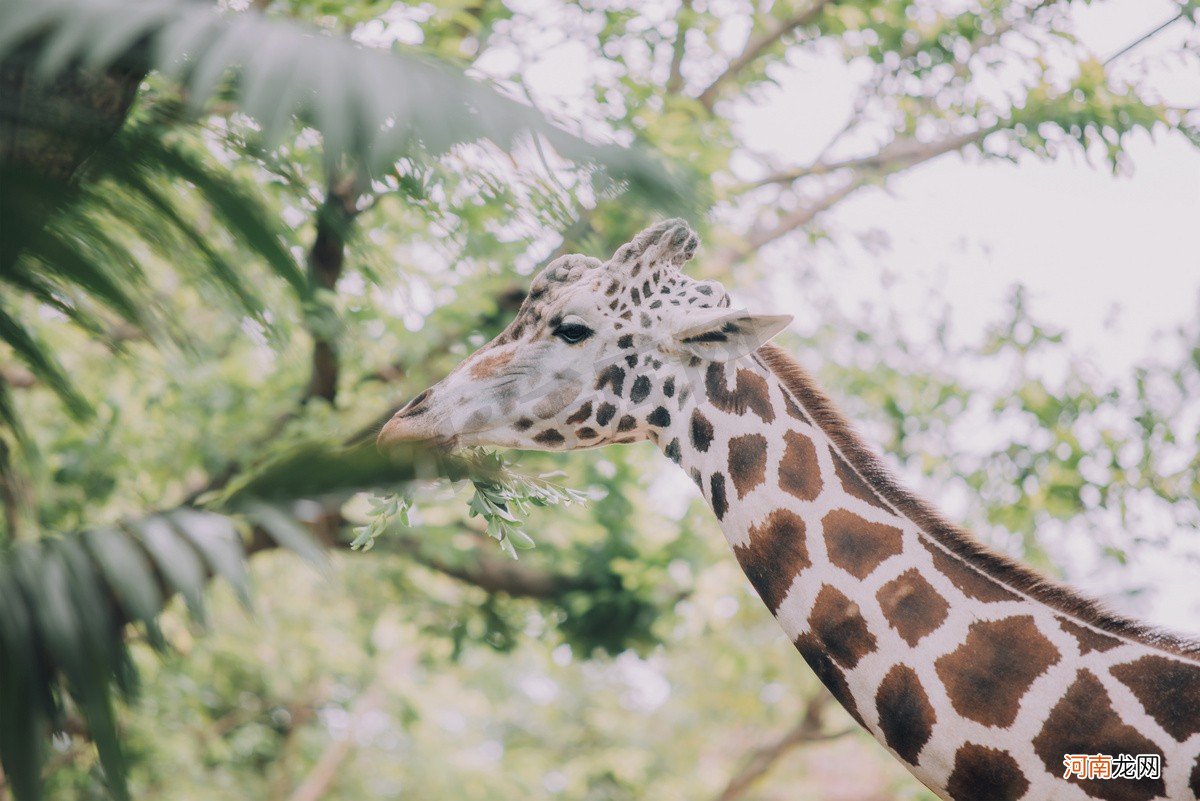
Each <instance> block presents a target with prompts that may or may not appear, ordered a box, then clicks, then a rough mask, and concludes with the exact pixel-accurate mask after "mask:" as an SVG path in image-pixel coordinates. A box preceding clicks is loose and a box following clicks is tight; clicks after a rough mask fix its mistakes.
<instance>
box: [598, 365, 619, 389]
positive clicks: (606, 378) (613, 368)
mask: <svg viewBox="0 0 1200 801" xmlns="http://www.w3.org/2000/svg"><path fill="white" fill-rule="evenodd" d="M605 387H612V391H613V394H614V395H616V396H618V397H620V395H621V390H622V389H624V387H625V368H623V367H618V366H617V365H615V364H610V365H609V366H608V367H605V368H604V369H603V370H601V371H600V375H598V376H596V389H604V388H605Z"/></svg>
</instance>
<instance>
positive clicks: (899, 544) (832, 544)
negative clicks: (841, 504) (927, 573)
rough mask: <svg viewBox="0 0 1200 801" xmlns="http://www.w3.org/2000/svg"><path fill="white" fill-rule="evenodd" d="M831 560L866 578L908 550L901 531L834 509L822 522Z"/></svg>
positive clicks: (857, 575) (855, 574)
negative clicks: (889, 560)
mask: <svg viewBox="0 0 1200 801" xmlns="http://www.w3.org/2000/svg"><path fill="white" fill-rule="evenodd" d="M821 526H822V528H824V530H825V546H826V548H827V550H828V551H829V561H830V562H833V563H834V564H835V565H837V566H838V567H840V568H842V569H843V570H845V571H846V572H847V573H849V574H850V575H852V576H854V577H855V578H858V579H865V578H866V577H867V576H869V575H871V572H872V571H873V570H875V568H877V567H879V565H880V563H882V562H883V560H885V559H887V558H888V557H890V556H895V555H896V554H898V553H900V551H901V550H902V549H903V547H904V543H903V537H902V535H901V533H900V529H898V528H896V527H895V526H885V525H884V524H882V523H872V522H871V521H870V520H864V519H863V518H861V517H859V516H858V515H856V514H854V512H850V511H847V510H846V509H834V510H833V511H832V512H830V513H829V514H827V515H825V517H824V518H822V519H821Z"/></svg>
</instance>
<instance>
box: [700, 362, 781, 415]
mask: <svg viewBox="0 0 1200 801" xmlns="http://www.w3.org/2000/svg"><path fill="white" fill-rule="evenodd" d="M704 387H705V389H706V391H707V392H708V399H709V401H711V402H712V405H713V406H716V407H717V408H718V409H720V410H722V411H725V412H732V413H733V414H739V415H740V414H745V413H746V411H747V410H749V411H752V412H754V413H755V414H756V415H758V416H759V417H761V418H762V421H763V422H764V423H770V422H771V421H773V420H774V419H775V410H774V409H773V408H772V407H771V399H770V395H769V394H768V392H767V380H766V379H765V378H763V377H762V376H760V375H758V374H757V373H755V372H753V371H751V370H744V369H739V370H738V371H737V374H736V376H735V378H734V388H733V389H732V390H730V389H729V385H728V384H727V383H726V381H725V365H724V364H723V363H721V362H713V363H712V364H710V365H709V366H708V370H707V371H706V373H705V376H704Z"/></svg>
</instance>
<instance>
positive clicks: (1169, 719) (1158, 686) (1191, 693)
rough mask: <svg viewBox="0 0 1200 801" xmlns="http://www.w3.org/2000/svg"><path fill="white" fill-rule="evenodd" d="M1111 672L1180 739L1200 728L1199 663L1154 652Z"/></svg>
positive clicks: (1167, 731)
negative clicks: (1183, 660)
mask: <svg viewBox="0 0 1200 801" xmlns="http://www.w3.org/2000/svg"><path fill="white" fill-rule="evenodd" d="M1109 672H1110V673H1112V675H1113V676H1114V677H1115V678H1116V679H1117V681H1119V682H1121V683H1122V684H1124V685H1125V686H1126V687H1128V688H1129V690H1130V692H1132V693H1133V694H1134V695H1135V696H1137V699H1138V702H1139V703H1141V705H1142V708H1143V709H1145V710H1146V714H1148V715H1149V716H1150V717H1152V718H1154V722H1155V723H1157V724H1158V725H1159V726H1162V727H1163V730H1164V731H1166V733H1167V734H1169V735H1171V736H1172V737H1174V738H1175V739H1176V740H1178V741H1179V742H1183V741H1184V740H1186V739H1187V738H1188V737H1191V736H1192V735H1193V734H1195V733H1196V732H1200V665H1193V664H1187V663H1184V662H1181V661H1179V660H1178V659H1170V658H1168V657H1165V656H1158V655H1156V654H1151V655H1148V656H1143V657H1142V658H1140V659H1136V660H1134V661H1133V662H1126V663H1125V664H1122V665H1115V666H1113V668H1112V669H1111V670H1110V671H1109Z"/></svg>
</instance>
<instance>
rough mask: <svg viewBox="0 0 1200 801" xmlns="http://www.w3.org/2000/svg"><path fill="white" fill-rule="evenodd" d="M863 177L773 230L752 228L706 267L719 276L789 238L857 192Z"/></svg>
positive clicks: (772, 228) (822, 198) (802, 210)
mask: <svg viewBox="0 0 1200 801" xmlns="http://www.w3.org/2000/svg"><path fill="white" fill-rule="evenodd" d="M867 180H868V177H867V176H866V175H859V176H855V177H854V178H853V179H851V180H850V181H848V182H847V183H845V184H843V185H842V186H840V187H838V188H836V189H833V190H830V191H829V192H827V193H826V194H824V195H822V196H821V197H819V198H817V199H816V200H814V201H812V202H811V203H807V204H805V205H803V206H801V207H800V208H798V209H796V210H795V211H793V212H792V213H791V214H788V215H786V216H785V217H784V218H783V219H781V220H780V221H779V222H778V223H776V224H775V225H773V226H769V227H768V226H764V227H756V228H755V229H754V230H753V231H751V232H750V233H749V234H748V235H747V236H746V238H745V239H744V241H743V242H741V243H740V244H738V245H734V246H731V247H728V248H725V249H724V250H722V251H719V252H718V253H717V254H716V255H714V256H713V258H712V259H710V260H709V261H708V267H709V268H710V269H711V271H712V272H713V274H715V275H720V274H721V273H724V272H726V271H727V270H729V269H730V268H732V267H733V266H734V265H735V264H737V263H739V262H741V261H743V260H744V259H746V258H747V257H749V256H750V255H751V254H753V253H755V252H756V251H758V250H759V249H760V248H762V247H763V246H764V245H767V244H769V243H771V242H774V241H775V240H776V239H779V238H780V237H782V236H784V235H786V234H790V233H791V232H792V231H795V230H796V229H798V228H801V227H803V226H805V225H808V224H809V223H810V222H812V221H813V220H814V219H815V218H816V217H817V215H819V214H821V213H822V212H825V211H828V210H829V209H831V208H832V207H833V206H835V205H837V204H838V203H840V202H842V201H843V200H845V199H846V198H847V197H849V196H850V195H851V194H853V193H854V192H856V191H858V189H859V188H861V187H862V186H863V185H865V184H866V183H867Z"/></svg>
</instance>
